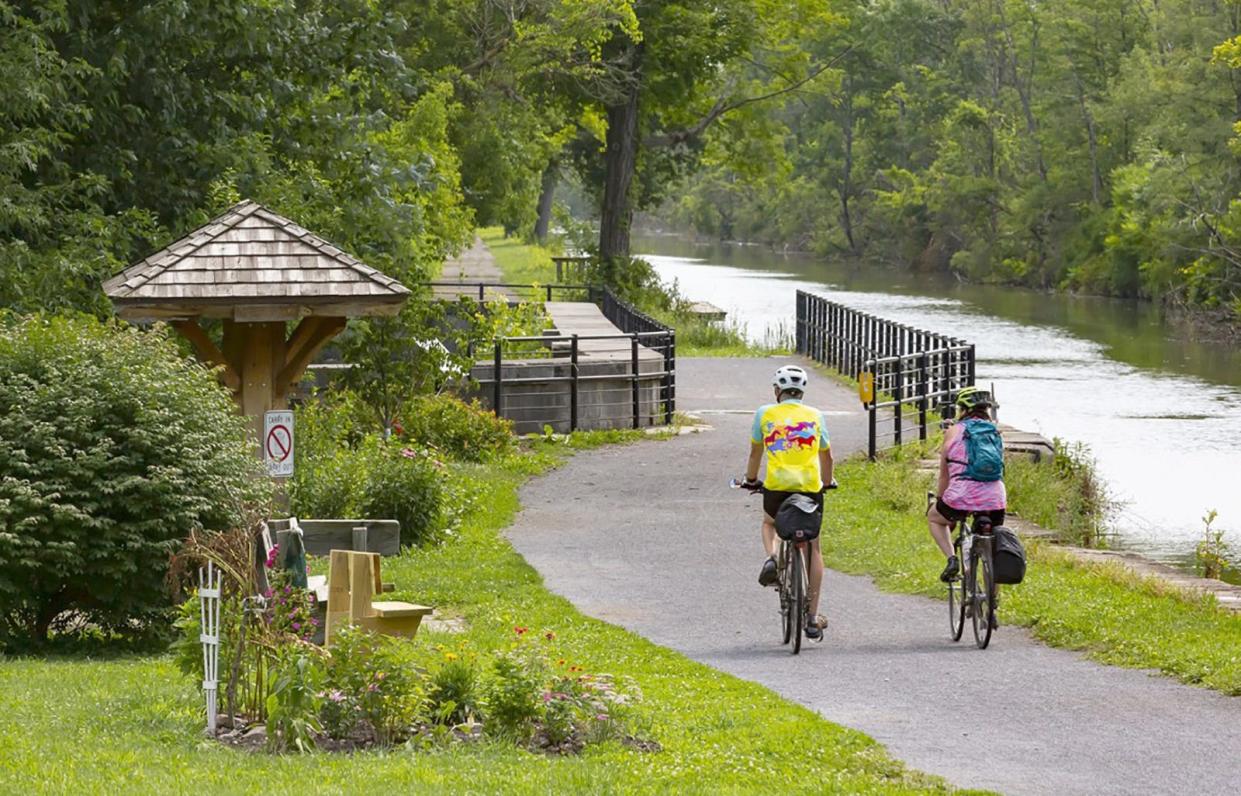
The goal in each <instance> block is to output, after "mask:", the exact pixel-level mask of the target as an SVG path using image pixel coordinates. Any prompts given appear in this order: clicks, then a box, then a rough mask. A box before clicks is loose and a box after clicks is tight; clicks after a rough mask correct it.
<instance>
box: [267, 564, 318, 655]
mask: <svg viewBox="0 0 1241 796" xmlns="http://www.w3.org/2000/svg"><path fill="white" fill-rule="evenodd" d="M268 578H269V582H270V583H271V588H270V589H268V590H267V593H266V594H264V595H263V596H264V597H266V598H267V611H266V613H265V614H264V617H265V618H266V620H267V624H268V626H269V627H270V628H271V629H272V630H273V631H275V632H277V633H288V634H290V635H293V636H297V637H298V638H299V639H301V640H302V641H312V640H314V637H315V632H316V631H317V630H318V629H319V617H318V616H316V615H315V613H316V606H315V600H316V598H315V593H314V592H312V591H308V590H306V589H299V588H298V587H296V586H293V585H292V584H291V583H290V580H291V578H290V575H289V573H288V572H286V571H284V570H273V571H272V572H271V573H270V574H269V575H268Z"/></svg>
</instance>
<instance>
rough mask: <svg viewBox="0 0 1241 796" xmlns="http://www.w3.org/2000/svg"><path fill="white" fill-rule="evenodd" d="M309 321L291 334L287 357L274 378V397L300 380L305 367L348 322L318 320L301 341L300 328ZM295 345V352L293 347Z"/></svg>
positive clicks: (332, 319) (301, 324)
mask: <svg viewBox="0 0 1241 796" xmlns="http://www.w3.org/2000/svg"><path fill="white" fill-rule="evenodd" d="M309 320H312V319H310V318H307V319H305V320H303V321H302V322H301V323H299V324H298V325H297V329H296V330H295V331H294V332H293V338H290V340H289V347H288V355H287V356H286V357H285V360H284V367H283V368H282V369H281V370H280V375H279V376H277V377H276V390H275V392H276V395H278V396H283V395H285V393H287V392H288V390H289V385H291V384H292V383H293V382H295V381H297V380H298V379H299V378H301V376H302V374H303V373H305V372H306V368H307V366H309V365H310V363H311V362H312V361H313V360H314V358H315V355H316V354H318V353H319V352H320V351H321V350H323V347H324V346H325V345H327V344H328V341H330V340H331V339H332V338H333V337H335V336H336V335H338V334H340V332H341V330H343V329H344V328H345V324H346V323H347V322H348V319H347V318H319V319H317V321H318V322H317V323H315V324H314V326H312V327H311V328H310V329H309V330H308V331H307V332H306V334H305V335H304V336H303V337H302V338H301V339H294V338H298V332H300V331H301V330H302V326H303V325H304V324H305V323H306V322H307V321H309ZM295 343H296V344H297V350H296V351H295V350H294V348H293V346H294V344H295Z"/></svg>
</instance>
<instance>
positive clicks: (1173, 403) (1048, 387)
mask: <svg viewBox="0 0 1241 796" xmlns="http://www.w3.org/2000/svg"><path fill="white" fill-rule="evenodd" d="M635 248H636V249H637V251H638V252H639V253H641V254H642V255H643V256H645V257H647V259H649V260H650V261H651V263H652V264H653V265H654V266H655V268H656V269H657V270H658V272H659V274H660V276H661V277H662V278H663V279H665V280H667V281H669V282H671V281H673V280H675V281H676V282H678V283H679V285H680V287H681V289H682V291H683V292H684V293H685V294H686V295H688V296H691V297H693V298H694V299H699V300H704V301H709V302H711V303H712V304H715V305H717V306H719V307H722V308H724V309H725V310H727V311H728V313H729V318H730V319H732V320H735V321H737V322H739V323H742V324H744V325H745V326H746V327H747V332H748V334H749V335H750V336H751V337H754V338H758V339H761V338H762V337H763V336H764V335H765V334H772V333H776V334H779V333H791V331H792V323H793V295H794V291H795V290H796V289H799V288H800V289H803V290H809V291H813V292H816V293H818V294H820V295H823V296H826V297H828V298H830V299H832V300H834V301H839V302H841V303H844V304H848V305H850V306H852V307H855V308H857V309H860V310H863V311H865V312H870V313H873V314H875V315H879V316H883V317H886V318H891V319H893V320H897V321H900V322H903V323H907V324H910V325H913V326H918V327H922V328H927V329H935V330H938V331H942V332H945V333H947V334H952V335H956V336H959V337H964V338H967V339H969V340H971V341H973V342H975V343H977V346H978V358H979V364H978V378H979V380H980V381H981V382H983V383H988V382H994V383H995V388H996V391H997V394H998V397H999V399H1000V403H1001V404H1002V408H1001V417H1002V418H1003V420H1004V421H1005V422H1007V423H1010V424H1012V425H1015V426H1018V427H1020V428H1026V429H1030V430H1033V431H1039V432H1041V433H1043V434H1045V435H1047V436H1049V437H1050V436H1058V437H1061V438H1062V439H1065V440H1068V441H1070V442H1080V443H1083V444H1086V445H1088V446H1089V447H1090V449H1091V452H1092V453H1093V455H1094V456H1095V458H1096V459H1097V461H1098V466H1099V471H1100V474H1101V475H1102V476H1103V477H1104V479H1105V480H1106V482H1107V483H1108V485H1109V486H1110V488H1111V490H1112V492H1113V494H1114V496H1115V497H1116V498H1117V499H1118V500H1119V501H1120V502H1121V504H1122V505H1121V506H1120V508H1119V510H1118V511H1117V512H1116V515H1115V517H1114V518H1113V530H1114V539H1113V542H1112V543H1113V545H1114V546H1116V547H1121V548H1125V549H1132V550H1136V551H1138V552H1141V553H1143V554H1145V555H1149V556H1151V557H1153V558H1155V559H1157V560H1162V561H1166V562H1170V563H1176V564H1180V565H1185V564H1187V563H1189V562H1190V561H1192V559H1193V549H1194V546H1195V544H1196V543H1197V541H1198V539H1200V538H1201V535H1202V519H1201V518H1202V516H1203V514H1205V513H1206V511H1207V510H1209V509H1217V510H1218V511H1219V519H1218V521H1217V527H1223V528H1225V529H1231V530H1232V531H1234V532H1236V533H1237V534H1241V489H1238V488H1237V487H1238V474H1239V473H1241V350H1239V349H1238V347H1237V346H1229V345H1226V344H1220V343H1210V342H1202V341H1196V340H1186V339H1183V338H1181V337H1178V336H1177V335H1175V334H1174V333H1173V331H1172V330H1170V329H1168V328H1166V327H1165V326H1164V325H1163V324H1162V322H1161V318H1160V314H1159V311H1158V309H1157V308H1156V307H1154V306H1152V305H1150V304H1148V303H1142V302H1135V301H1120V300H1113V299H1103V298H1096V297H1075V296H1066V295H1051V294H1043V293H1037V292H1034V291H1026V290H1020V289H1015V288H1006V287H993V286H986V285H961V284H957V283H956V282H955V281H953V280H951V279H945V278H943V277H938V276H931V275H918V274H912V273H908V272H902V271H897V270H888V269H882V268H870V269H857V268H852V267H850V266H847V265H845V264H842V263H833V262H825V261H819V260H815V259H813V258H809V257H803V256H782V255H780V254H778V253H775V252H771V251H768V250H766V249H764V248H760V247H751V246H730V245H721V244H712V245H706V246H703V245H697V244H694V243H692V242H689V241H685V240H683V239H679V238H666V237H644V238H640V239H638V240H637V241H636V246H635ZM1234 538H1236V537H1234Z"/></svg>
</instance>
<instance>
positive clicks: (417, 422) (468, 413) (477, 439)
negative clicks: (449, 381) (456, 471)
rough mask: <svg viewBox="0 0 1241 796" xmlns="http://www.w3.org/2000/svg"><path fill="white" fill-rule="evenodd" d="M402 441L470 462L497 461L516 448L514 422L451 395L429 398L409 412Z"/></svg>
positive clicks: (477, 404)
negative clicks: (514, 444)
mask: <svg viewBox="0 0 1241 796" xmlns="http://www.w3.org/2000/svg"><path fill="white" fill-rule="evenodd" d="M399 433H400V435H401V437H402V438H403V439H406V440H409V441H410V442H414V443H417V444H419V445H423V446H430V447H433V448H435V449H437V450H439V451H442V452H443V453H444V454H445V455H446V456H449V457H451V458H454V459H459V460H461V461H467V462H483V461H488V460H490V459H494V458H496V457H498V456H501V455H503V454H505V453H508V452H509V451H510V450H512V448H513V424H512V421H509V420H506V419H504V418H501V417H496V416H495V415H494V414H492V413H491V412H489V411H487V410H486V409H484V408H483V407H482V406H480V405H479V403H478V401H472V402H470V403H465V402H464V401H461V400H459V399H457V398H454V397H452V396H450V395H428V396H424V397H422V398H419V399H417V400H416V401H414V402H413V403H412V404H411V405H410V406H409V407H407V409H406V415H405V418H404V421H403V423H402V424H401V425H400V427H399Z"/></svg>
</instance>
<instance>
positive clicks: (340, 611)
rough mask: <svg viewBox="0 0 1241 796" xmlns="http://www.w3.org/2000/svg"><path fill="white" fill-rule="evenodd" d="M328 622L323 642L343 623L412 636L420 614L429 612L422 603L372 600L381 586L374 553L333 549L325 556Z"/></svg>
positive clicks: (377, 559) (377, 561)
mask: <svg viewBox="0 0 1241 796" xmlns="http://www.w3.org/2000/svg"><path fill="white" fill-rule="evenodd" d="M328 567H329V569H328V584H327V622H326V630H325V634H324V642H325V644H326V645H328V646H330V645H331V643H332V634H333V633H336V632H339V630H340V628H342V627H344V626H345V625H357V626H358V627H364V628H366V629H368V630H371V631H373V632H375V633H383V634H384V635H389V636H403V637H405V638H413V637H414V635H415V634H416V633H417V632H418V626H419V625H420V624H421V623H422V617H424V616H426V615H427V614H429V613H431V610H432V609H431V608H429V607H428V606H425V605H415V604H413V603H406V602H398V601H395V600H393V601H378V602H377V601H375V600H374V596H375V595H376V594H378V593H379V592H380V591H382V589H383V582H382V578H381V575H380V571H379V568H380V558H379V555H378V554H376V553H359V552H356V551H352V550H333V551H331V553H330V557H329V559H328Z"/></svg>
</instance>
